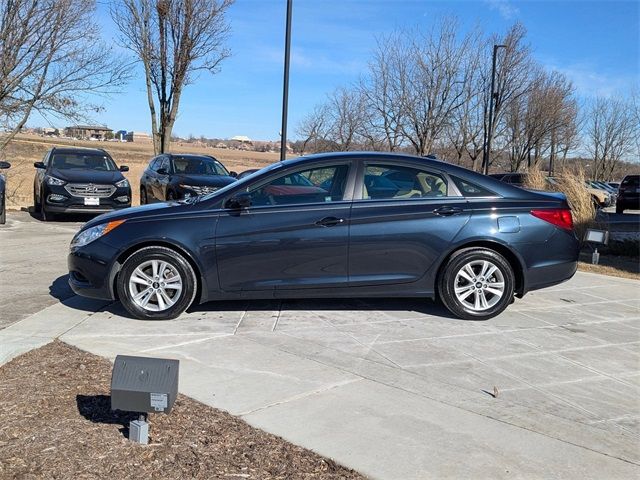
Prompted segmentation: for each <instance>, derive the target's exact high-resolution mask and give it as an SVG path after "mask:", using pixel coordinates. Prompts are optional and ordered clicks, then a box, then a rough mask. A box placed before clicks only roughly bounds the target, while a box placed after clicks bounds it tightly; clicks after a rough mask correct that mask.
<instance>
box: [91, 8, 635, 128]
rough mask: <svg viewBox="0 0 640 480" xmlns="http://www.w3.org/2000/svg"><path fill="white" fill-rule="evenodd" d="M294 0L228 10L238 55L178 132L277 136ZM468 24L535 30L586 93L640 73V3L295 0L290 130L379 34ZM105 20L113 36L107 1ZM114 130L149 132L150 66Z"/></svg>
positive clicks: (541, 54)
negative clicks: (450, 18)
mask: <svg viewBox="0 0 640 480" xmlns="http://www.w3.org/2000/svg"><path fill="white" fill-rule="evenodd" d="M285 4H286V2H285V0H237V1H236V3H235V4H234V5H233V6H232V7H231V9H230V10H229V20H230V23H231V28H232V34H231V37H230V40H229V47H230V48H231V50H232V53H233V55H232V57H231V58H229V59H227V60H226V61H225V62H224V63H223V64H222V70H221V72H220V73H219V74H217V75H215V76H211V75H209V74H207V73H202V74H201V75H200V76H199V77H198V78H197V79H196V82H195V83H194V84H193V85H189V86H188V87H186V89H185V91H184V94H183V97H182V100H181V105H180V114H179V118H178V120H177V122H176V124H175V127H174V134H177V135H180V136H187V135H189V134H193V135H195V136H200V135H205V136H207V137H218V138H228V137H231V136H234V135H247V136H249V137H251V138H254V139H265V140H267V139H277V138H278V132H279V129H280V115H281V112H280V110H281V102H282V68H283V67H282V64H283V46H284V16H285ZM451 14H453V15H455V16H457V17H458V19H459V20H460V23H461V28H463V29H468V28H473V27H474V26H479V27H480V28H482V29H483V30H484V31H485V32H496V33H502V32H504V31H505V30H507V29H508V28H509V26H510V25H511V24H512V23H513V22H515V21H520V22H522V23H523V24H524V25H525V27H526V28H527V30H528V41H529V42H530V44H531V47H532V50H533V53H534V56H535V58H536V59H537V60H538V61H539V62H540V63H541V64H542V65H545V66H546V67H547V68H549V69H556V70H559V71H561V72H563V73H565V74H566V75H567V76H568V77H569V78H570V79H571V80H572V81H573V82H574V84H575V85H576V87H577V90H578V93H579V95H580V96H581V97H584V98H587V97H590V96H594V95H619V94H622V95H626V94H628V93H629V92H630V91H631V89H632V88H638V85H639V82H640V67H639V62H640V60H639V58H640V52H639V45H640V32H639V28H640V27H639V24H640V2H638V1H637V0H634V1H595V0H592V1H578V0H568V1H543V0H537V1H515V0H460V1H453V0H451V1H428V0H412V1H411V0H409V1H404V0H294V8H293V33H292V59H291V77H290V96H289V119H290V122H289V138H291V137H295V133H294V132H295V126H296V124H297V123H298V121H299V120H300V119H301V118H302V117H303V116H304V115H305V113H307V112H308V111H309V110H311V108H313V106H314V105H315V104H317V103H320V102H322V101H323V100H324V99H325V96H326V94H327V93H328V92H330V91H331V90H333V89H334V88H335V87H337V86H340V85H345V84H348V83H350V82H353V81H355V80H357V78H358V76H359V75H360V74H361V73H362V72H364V70H365V69H366V66H367V61H368V57H369V54H370V52H371V50H372V47H373V44H374V40H375V36H376V35H379V34H383V33H385V32H390V31H392V30H394V29H395V28H398V27H414V26H419V27H424V28H429V27H430V26H431V25H432V24H433V22H434V21H436V20H437V19H438V18H439V17H441V16H443V15H451ZM98 21H99V22H100V24H101V25H103V26H104V29H103V35H104V37H105V39H106V40H107V41H113V38H114V35H115V29H114V26H113V25H112V22H111V20H110V18H109V15H108V13H107V9H106V7H105V6H100V7H99V12H98ZM95 120H96V121H98V122H100V123H105V124H107V125H108V126H109V127H110V128H113V129H114V130H119V129H125V130H136V131H149V130H150V121H149V113H148V107H147V105H146V94H145V87H144V83H143V73H142V70H141V69H138V74H137V77H136V79H135V80H133V81H131V83H130V84H129V85H128V86H127V88H126V91H125V92H124V93H122V94H119V95H117V96H115V97H114V98H113V99H111V100H109V101H107V102H106V103H105V111H104V113H103V114H101V115H100V117H99V118H96V119H95Z"/></svg>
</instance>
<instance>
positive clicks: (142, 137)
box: [124, 132, 153, 143]
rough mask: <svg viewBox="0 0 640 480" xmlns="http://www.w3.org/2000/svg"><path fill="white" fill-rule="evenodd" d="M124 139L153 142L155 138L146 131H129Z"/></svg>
mask: <svg viewBox="0 0 640 480" xmlns="http://www.w3.org/2000/svg"><path fill="white" fill-rule="evenodd" d="M124 139H125V140H126V141H127V142H134V143H151V142H152V141H153V139H152V138H151V135H149V134H148V133H146V132H128V133H127V134H126V135H125V137H124Z"/></svg>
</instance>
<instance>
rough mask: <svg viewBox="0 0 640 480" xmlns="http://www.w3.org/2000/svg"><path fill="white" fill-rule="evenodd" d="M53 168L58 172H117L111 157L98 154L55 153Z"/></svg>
mask: <svg viewBox="0 0 640 480" xmlns="http://www.w3.org/2000/svg"><path fill="white" fill-rule="evenodd" d="M51 166H52V167H53V168H57V169H58V170H71V169H73V168H79V169H83V170H100V171H105V172H113V171H115V170H117V169H118V168H117V167H116V164H115V163H114V161H113V160H111V157H109V156H108V155H105V154H97V153H79V152H76V153H54V154H53V158H52V159H51Z"/></svg>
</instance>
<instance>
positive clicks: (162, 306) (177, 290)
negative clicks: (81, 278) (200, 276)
mask: <svg viewBox="0 0 640 480" xmlns="http://www.w3.org/2000/svg"><path fill="white" fill-rule="evenodd" d="M196 287H197V279H196V274H195V272H194V270H193V268H192V267H191V265H190V264H189V262H188V261H187V260H186V259H185V258H184V257H183V256H182V255H180V254H179V253H177V252H176V251H174V250H171V249H169V248H165V247H146V248H142V249H140V250H138V251H137V252H135V253H134V254H133V255H131V256H130V257H129V258H127V260H125V262H124V265H123V266H122V269H121V270H120V273H119V274H118V279H117V289H118V297H119V298H120V301H121V302H122V305H123V306H124V307H125V308H126V309H127V311H128V312H129V313H130V314H131V315H133V316H134V317H136V318H140V319H143V320H169V319H172V318H176V317H178V316H179V315H180V314H181V313H182V312H184V311H185V310H186V309H187V308H188V307H189V305H191V303H192V302H193V299H194V298H195V295H196V290H197V288H196Z"/></svg>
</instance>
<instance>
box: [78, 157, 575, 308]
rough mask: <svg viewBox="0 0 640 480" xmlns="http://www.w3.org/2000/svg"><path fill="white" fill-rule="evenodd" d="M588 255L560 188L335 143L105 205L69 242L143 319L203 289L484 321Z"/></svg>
mask: <svg viewBox="0 0 640 480" xmlns="http://www.w3.org/2000/svg"><path fill="white" fill-rule="evenodd" d="M577 260H578V240H577V238H576V236H575V234H574V231H573V222H572V217H571V210H570V209H569V206H568V204H567V201H566V199H565V197H564V196H563V195H561V194H551V193H539V192H531V191H527V190H523V189H521V188H517V187H513V186H511V185H507V184H505V183H502V182H500V181H498V180H496V179H493V178H490V177H486V176H483V175H480V174H478V173H475V172H472V171H470V170H466V169H464V168H460V167H457V166H454V165H450V164H447V163H444V162H440V161H437V160H433V159H426V158H418V157H413V156H408V155H396V154H388V153H369V152H358V153H333V154H323V155H313V156H308V157H301V158H298V159H295V160H288V161H285V162H282V163H277V164H274V165H271V166H269V167H267V168H264V169H263V170H261V171H259V172H256V173H254V174H252V175H250V176H248V177H246V178H243V179H242V180H240V181H238V182H234V183H231V184H230V185H228V186H226V187H224V188H222V189H220V190H218V191H216V192H214V193H212V194H210V195H206V196H201V197H194V198H191V199H187V200H184V201H180V202H178V201H175V202H168V203H162V204H154V205H146V206H142V207H139V208H131V209H127V210H126V211H121V212H113V213H109V214H106V215H102V216H100V217H97V218H95V219H94V220H92V221H90V222H89V223H87V224H86V225H85V226H84V227H83V228H82V230H80V232H78V234H77V235H76V236H75V237H74V239H73V241H72V243H71V253H70V255H69V271H70V279H69V283H70V284H71V287H72V288H73V290H74V291H75V292H76V293H78V294H80V295H85V296H89V297H96V298H103V299H119V300H120V301H121V302H122V304H123V305H124V306H125V307H126V309H127V310H128V311H129V312H130V313H131V314H132V315H133V316H135V317H137V318H141V319H170V318H175V317H177V316H178V315H180V314H181V313H182V312H184V311H185V310H186V309H187V308H188V307H189V306H190V305H191V304H192V303H193V302H194V301H195V302H197V303H202V302H208V301H214V300H222V299H258V298H308V297H374V296H375V297H380V296H389V297H424V298H439V299H440V300H442V302H443V303H444V304H445V305H446V306H447V308H448V309H449V310H450V311H451V312H452V313H454V314H455V315H457V316H459V317H461V318H466V319H476V320H483V319H488V318H491V317H493V316H495V315H498V314H499V313H500V312H502V311H503V310H504V309H505V308H506V307H507V306H508V305H509V304H510V303H511V302H512V301H513V297H514V295H515V296H519V297H520V296H522V295H524V294H525V293H527V292H528V291H530V290H534V289H538V288H542V287H547V286H550V285H555V284H557V283H560V282H563V281H565V280H567V279H569V278H571V277H572V276H573V274H574V273H575V271H576V266H577Z"/></svg>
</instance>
